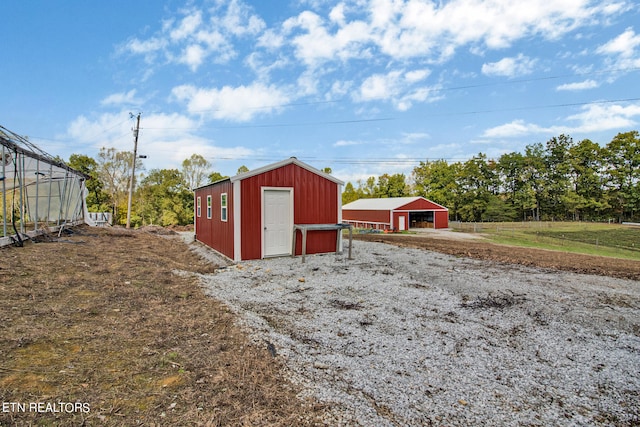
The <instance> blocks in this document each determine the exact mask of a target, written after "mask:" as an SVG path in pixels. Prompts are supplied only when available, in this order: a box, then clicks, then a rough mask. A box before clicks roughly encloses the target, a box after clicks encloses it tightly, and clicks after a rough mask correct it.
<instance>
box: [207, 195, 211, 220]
mask: <svg viewBox="0 0 640 427" xmlns="http://www.w3.org/2000/svg"><path fill="white" fill-rule="evenodd" d="M207 219H211V196H207Z"/></svg>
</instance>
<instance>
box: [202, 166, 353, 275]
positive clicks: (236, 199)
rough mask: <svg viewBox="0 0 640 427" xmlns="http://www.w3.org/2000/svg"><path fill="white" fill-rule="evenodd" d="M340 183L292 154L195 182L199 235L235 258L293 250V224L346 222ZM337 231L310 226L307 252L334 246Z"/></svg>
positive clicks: (296, 250)
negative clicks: (210, 181)
mask: <svg viewBox="0 0 640 427" xmlns="http://www.w3.org/2000/svg"><path fill="white" fill-rule="evenodd" d="M342 184H343V182H342V181H340V180H338V179H336V178H334V177H332V176H331V175H328V174H326V173H324V172H321V171H319V170H318V169H315V168H313V167H311V166H309V165H307V164H306V163H303V162H301V161H299V160H298V159H296V158H295V157H292V158H290V159H287V160H283V161H281V162H278V163H273V164H271V165H267V166H264V167H262V168H259V169H255V170H252V171H249V172H245V173H242V174H239V175H236V176H234V177H231V178H227V179H223V180H221V181H218V182H214V183H213V184H209V185H206V186H204V187H200V188H197V189H195V220H194V222H195V236H196V240H198V241H200V242H202V243H204V244H206V245H208V246H210V247H212V248H213V249H215V250H216V251H218V252H220V253H221V254H223V255H225V256H226V257H228V258H230V259H232V260H234V261H236V262H237V261H242V260H248V259H260V258H267V257H272V256H283V255H292V254H291V251H292V247H291V246H292V239H293V234H292V233H293V226H294V224H338V223H341V222H342V209H341V206H342V202H341V198H342ZM336 233H339V231H333V230H331V231H312V232H310V233H309V236H308V240H307V253H308V254H312V253H323V252H335V250H336V239H337V235H336ZM300 241H301V239H297V246H296V249H295V254H296V255H299V254H301V253H302V244H301V242H300Z"/></svg>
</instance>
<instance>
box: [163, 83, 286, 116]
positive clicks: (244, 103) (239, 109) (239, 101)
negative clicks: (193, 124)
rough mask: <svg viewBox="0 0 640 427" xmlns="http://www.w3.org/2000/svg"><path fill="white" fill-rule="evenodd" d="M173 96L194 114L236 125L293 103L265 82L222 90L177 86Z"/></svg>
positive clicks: (277, 89)
mask: <svg viewBox="0 0 640 427" xmlns="http://www.w3.org/2000/svg"><path fill="white" fill-rule="evenodd" d="M172 95H173V96H174V97H175V99H177V100H178V101H180V102H184V103H186V104H187V108H188V110H189V112H190V113H192V114H201V115H203V116H206V117H211V118H214V119H221V120H230V121H237V122H246V121H249V120H251V119H253V118H254V117H256V116H259V115H265V114H269V113H272V112H274V111H277V110H280V109H281V108H282V105H284V104H287V103H289V102H290V97H289V96H288V95H287V94H286V92H285V91H283V90H282V89H279V88H278V87H276V86H274V85H269V86H267V85H264V84H262V83H252V84H251V85H248V86H238V87H231V86H224V87H222V88H219V89H218V88H212V89H204V88H197V87H195V86H192V85H182V86H178V87H175V88H174V89H173V90H172Z"/></svg>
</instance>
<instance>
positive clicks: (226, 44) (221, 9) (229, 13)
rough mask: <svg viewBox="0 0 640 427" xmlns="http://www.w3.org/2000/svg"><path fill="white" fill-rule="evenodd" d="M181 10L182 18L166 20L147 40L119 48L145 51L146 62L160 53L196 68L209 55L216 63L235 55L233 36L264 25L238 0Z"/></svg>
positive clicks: (137, 52) (253, 31) (136, 52)
mask: <svg viewBox="0 0 640 427" xmlns="http://www.w3.org/2000/svg"><path fill="white" fill-rule="evenodd" d="M181 13H182V14H183V17H182V19H180V20H177V21H176V20H168V21H165V22H164V23H163V26H162V29H161V30H160V31H159V32H158V33H157V34H154V35H153V36H151V37H150V38H149V39H147V40H140V39H138V38H135V39H132V40H130V41H129V42H128V43H126V44H125V46H123V47H122V48H121V49H120V52H129V53H132V54H134V55H144V57H145V60H146V61H147V62H149V63H153V62H154V61H155V60H156V58H157V57H158V55H159V54H162V55H163V57H164V59H165V60H166V61H167V62H168V63H178V64H185V65H187V66H188V67H189V68H190V69H191V71H194V72H195V71H197V70H198V69H199V68H200V67H201V66H202V64H204V63H205V61H206V60H207V59H208V58H210V57H213V61H214V62H216V63H225V62H227V61H229V60H230V59H232V58H234V57H235V56H236V55H237V53H236V51H235V49H234V45H233V42H234V40H235V39H237V38H239V37H246V36H255V35H258V34H259V33H260V32H262V31H263V30H264V29H265V27H266V24H265V23H264V21H263V20H262V19H261V18H260V17H258V16H257V15H255V14H253V13H252V11H251V8H250V7H249V6H247V5H245V4H244V3H243V2H241V1H239V0H233V1H231V2H218V3H217V5H216V6H214V7H213V8H211V9H208V10H207V11H203V10H198V9H195V8H192V9H189V10H183V11H181ZM205 13H207V14H208V15H209V16H208V19H205V16H204V15H205Z"/></svg>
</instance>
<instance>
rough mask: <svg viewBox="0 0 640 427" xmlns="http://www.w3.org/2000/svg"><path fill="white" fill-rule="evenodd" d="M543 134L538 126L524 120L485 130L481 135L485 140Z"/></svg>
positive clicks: (542, 130)
mask: <svg viewBox="0 0 640 427" xmlns="http://www.w3.org/2000/svg"><path fill="white" fill-rule="evenodd" d="M540 132H544V129H543V128H541V127H540V126H538V125H534V124H531V123H525V122H524V120H514V121H512V122H511V123H507V124H504V125H500V126H496V127H493V128H490V129H487V130H485V131H484V133H483V134H482V136H483V137H486V138H507V137H514V136H522V135H529V134H536V133H540Z"/></svg>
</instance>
